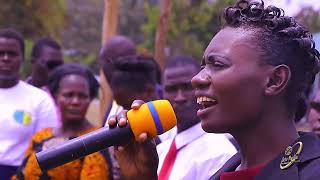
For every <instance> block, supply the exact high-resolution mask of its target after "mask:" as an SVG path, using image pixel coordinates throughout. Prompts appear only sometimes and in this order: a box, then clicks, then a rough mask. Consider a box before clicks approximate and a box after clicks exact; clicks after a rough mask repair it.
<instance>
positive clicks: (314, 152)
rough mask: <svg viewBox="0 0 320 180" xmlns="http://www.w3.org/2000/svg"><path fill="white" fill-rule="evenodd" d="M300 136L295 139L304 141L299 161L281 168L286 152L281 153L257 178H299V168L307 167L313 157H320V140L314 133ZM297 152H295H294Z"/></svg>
mask: <svg viewBox="0 0 320 180" xmlns="http://www.w3.org/2000/svg"><path fill="white" fill-rule="evenodd" d="M299 134H300V137H299V138H298V139H297V140H296V141H295V143H297V142H302V144H303V147H302V151H301V154H299V156H298V162H295V163H293V164H292V165H291V166H290V167H289V168H287V169H284V170H282V169H280V162H281V159H282V157H284V156H285V153H281V154H280V155H279V156H278V157H277V158H276V159H274V160H273V161H271V162H270V163H268V165H267V166H266V167H265V168H264V169H263V170H262V171H261V172H260V173H259V174H258V175H257V176H256V178H255V179H256V180H268V179H290V180H298V179H299V168H303V167H305V166H304V165H305V163H308V162H309V161H310V160H312V159H316V158H319V157H320V141H319V138H318V137H317V136H316V135H315V134H314V133H299ZM295 143H294V144H295ZM294 153H295V152H294Z"/></svg>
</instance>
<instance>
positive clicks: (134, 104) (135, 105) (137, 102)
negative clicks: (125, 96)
mask: <svg viewBox="0 0 320 180" xmlns="http://www.w3.org/2000/svg"><path fill="white" fill-rule="evenodd" d="M144 103H145V102H144V101H142V100H134V101H133V102H132V104H131V108H132V109H135V110H137V109H139V108H140V106H141V105H142V104H144Z"/></svg>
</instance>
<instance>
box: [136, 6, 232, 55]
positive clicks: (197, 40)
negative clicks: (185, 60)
mask: <svg viewBox="0 0 320 180" xmlns="http://www.w3.org/2000/svg"><path fill="white" fill-rule="evenodd" d="M234 2H235V0H216V1H213V2H210V1H207V0H198V1H190V0H173V1H172V12H171V16H170V20H169V31H168V38H167V55H168V56H172V55H178V54H188V55H192V56H194V57H196V58H199V59H200V58H201V56H202V54H203V50H204V48H205V47H206V46H207V44H208V43H209V42H210V40H211V38H212V37H213V35H214V34H215V33H216V32H217V31H218V30H219V27H220V15H221V12H222V10H223V8H224V7H226V6H228V5H231V4H233V3H234ZM145 12H146V14H147V23H146V24H144V25H143V27H142V30H143V32H144V34H145V41H144V43H143V44H141V46H142V47H145V48H147V49H149V50H150V51H152V52H153V51H154V37H155V32H156V28H157V27H156V25H157V19H158V17H159V6H158V5H154V4H151V3H145Z"/></svg>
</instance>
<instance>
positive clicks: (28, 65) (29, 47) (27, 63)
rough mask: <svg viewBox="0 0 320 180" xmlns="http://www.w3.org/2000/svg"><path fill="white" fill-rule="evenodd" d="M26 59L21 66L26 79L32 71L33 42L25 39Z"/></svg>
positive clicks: (22, 75) (22, 74)
mask: <svg viewBox="0 0 320 180" xmlns="http://www.w3.org/2000/svg"><path fill="white" fill-rule="evenodd" d="M24 43H25V60H24V62H23V65H22V67H21V70H20V72H21V78H22V79H25V78H27V76H28V75H29V74H30V72H31V63H30V57H31V51H32V46H33V42H32V41H31V40H25V41H24Z"/></svg>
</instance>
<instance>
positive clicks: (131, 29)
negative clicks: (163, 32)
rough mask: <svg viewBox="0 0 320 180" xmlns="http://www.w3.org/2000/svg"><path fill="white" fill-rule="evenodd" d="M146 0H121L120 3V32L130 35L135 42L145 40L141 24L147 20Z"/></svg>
mask: <svg viewBox="0 0 320 180" xmlns="http://www.w3.org/2000/svg"><path fill="white" fill-rule="evenodd" d="M144 1H145V0H121V1H120V5H119V8H120V10H119V22H118V33H119V34H121V35H126V36H128V37H130V38H131V39H132V40H133V41H134V42H136V43H138V44H139V43H141V42H143V41H144V34H143V32H142V31H141V26H142V25H143V24H144V23H145V21H146V15H145V12H144Z"/></svg>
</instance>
